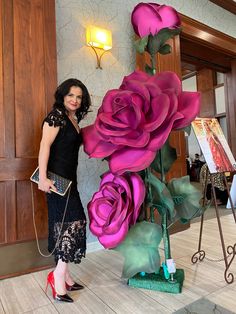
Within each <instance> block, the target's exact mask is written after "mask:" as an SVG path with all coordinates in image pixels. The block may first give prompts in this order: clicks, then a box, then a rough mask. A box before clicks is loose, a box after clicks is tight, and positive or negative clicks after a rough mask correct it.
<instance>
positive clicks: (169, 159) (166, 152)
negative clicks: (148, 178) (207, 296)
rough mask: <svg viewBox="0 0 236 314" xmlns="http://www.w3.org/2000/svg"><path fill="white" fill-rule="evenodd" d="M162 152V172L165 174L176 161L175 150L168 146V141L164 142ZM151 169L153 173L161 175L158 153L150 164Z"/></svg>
mask: <svg viewBox="0 0 236 314" xmlns="http://www.w3.org/2000/svg"><path fill="white" fill-rule="evenodd" d="M161 151H162V162H163V168H164V172H165V173H167V172H168V171H169V170H170V168H171V166H172V164H173V163H174V162H175V160H176V159H177V153H176V149H175V148H174V147H172V146H170V144H169V139H168V140H167V141H166V142H165V144H164V146H162V148H161ZM151 168H152V169H154V170H155V171H157V172H159V173H161V165H160V151H158V152H157V154H156V157H155V159H154V161H153V162H152V163H151Z"/></svg>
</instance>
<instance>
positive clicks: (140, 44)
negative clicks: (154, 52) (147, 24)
mask: <svg viewBox="0 0 236 314" xmlns="http://www.w3.org/2000/svg"><path fill="white" fill-rule="evenodd" d="M147 43H148V36H145V37H143V38H141V39H138V40H136V41H135V42H134V46H135V49H136V51H137V52H139V53H141V54H142V53H144V51H145V49H146V46H147Z"/></svg>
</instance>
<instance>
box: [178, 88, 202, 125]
mask: <svg viewBox="0 0 236 314" xmlns="http://www.w3.org/2000/svg"><path fill="white" fill-rule="evenodd" d="M178 100H179V105H178V111H180V112H181V113H182V115H183V116H184V117H183V118H182V119H181V120H178V121H175V122H174V125H173V128H174V129H175V130H176V129H180V128H184V127H186V126H188V125H189V124H190V123H191V121H193V120H194V119H195V118H196V116H197V115H198V113H199V109H200V101H201V94H200V93H198V92H182V94H181V95H180V96H179V98H178Z"/></svg>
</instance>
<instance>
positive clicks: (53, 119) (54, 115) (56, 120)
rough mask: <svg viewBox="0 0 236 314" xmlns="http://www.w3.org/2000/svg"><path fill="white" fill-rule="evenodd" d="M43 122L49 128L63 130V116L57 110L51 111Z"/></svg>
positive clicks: (64, 122) (64, 121)
mask: <svg viewBox="0 0 236 314" xmlns="http://www.w3.org/2000/svg"><path fill="white" fill-rule="evenodd" d="M43 122H47V123H48V124H49V126H54V127H58V126H59V127H60V128H63V127H64V126H65V124H66V120H65V116H64V114H63V112H62V111H60V110H58V109H54V110H52V111H51V112H50V113H49V114H48V115H47V117H46V118H45V119H44V121H43Z"/></svg>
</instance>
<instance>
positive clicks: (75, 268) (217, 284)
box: [0, 211, 236, 314]
mask: <svg viewBox="0 0 236 314" xmlns="http://www.w3.org/2000/svg"><path fill="white" fill-rule="evenodd" d="M209 218H210V219H207V220H205V222H204V229H203V239H202V249H204V250H205V252H206V258H205V259H204V261H203V262H201V263H198V264H194V265H193V264H192V263H191V256H192V255H193V253H195V252H196V250H197V246H198V235H199V226H200V223H199V222H198V221H195V223H192V224H191V227H190V228H189V229H188V230H186V231H183V232H180V233H178V234H174V235H172V236H171V248H172V257H173V258H174V259H175V262H176V266H177V268H182V269H184V272H185V281H184V286H183V290H182V293H180V294H168V293H163V292H159V291H152V290H145V289H137V288H132V287H129V286H127V284H126V281H125V280H124V279H122V278H121V276H120V275H121V271H122V264H123V258H122V257H121V256H120V255H119V254H118V253H116V252H114V251H108V250H100V251H97V252H93V253H89V254H88V255H87V258H86V259H85V260H84V261H83V262H82V263H81V264H80V265H71V266H70V267H71V271H72V273H73V276H74V278H75V279H76V280H77V281H78V282H80V283H82V284H83V285H84V286H85V289H84V290H82V291H75V292H71V293H70V295H71V296H72V298H73V299H74V301H75V302H74V303H71V304H65V303H60V302H55V301H54V300H53V299H52V294H51V291H50V289H49V290H48V294H45V292H44V289H45V283H46V276H47V273H48V271H49V270H44V271H40V272H36V273H31V274H27V275H23V276H19V277H15V278H10V279H5V280H2V281H0V314H3V313H9V314H15V313H37V314H40V313H42V314H47V313H63V314H64V313H66V314H67V313H94V314H99V313H101V314H103V313H120V314H125V313H135V314H139V313H147V314H151V313H160V314H162V313H163V314H164V313H174V312H175V311H177V310H179V309H181V308H183V307H185V306H187V305H189V304H191V303H193V302H195V301H196V300H199V299H201V298H203V297H204V298H205V299H207V300H209V301H211V302H213V303H214V304H217V305H219V306H221V307H223V308H225V309H228V310H230V311H232V312H233V313H236V257H235V258H234V260H233V262H232V264H231V266H230V269H229V272H230V273H232V274H233V275H234V282H233V283H232V284H227V283H226V281H225V279H224V271H225V263H224V261H223V260H222V257H223V254H222V247H221V243H220V237H219V231H218V224H217V220H216V218H214V217H213V218H212V217H211V216H210V217H209ZM221 223H222V229H223V233H224V241H225V244H226V246H228V245H235V250H236V223H235V221H234V219H233V215H232V214H230V211H229V212H228V213H227V212H226V214H224V215H222V216H221ZM160 252H161V254H163V251H162V250H160ZM186 313H190V312H188V310H186ZM199 313H201V314H206V313H204V311H203V312H202V311H200V312H199ZM217 313H218V312H217ZM195 314H196V313H195Z"/></svg>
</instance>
